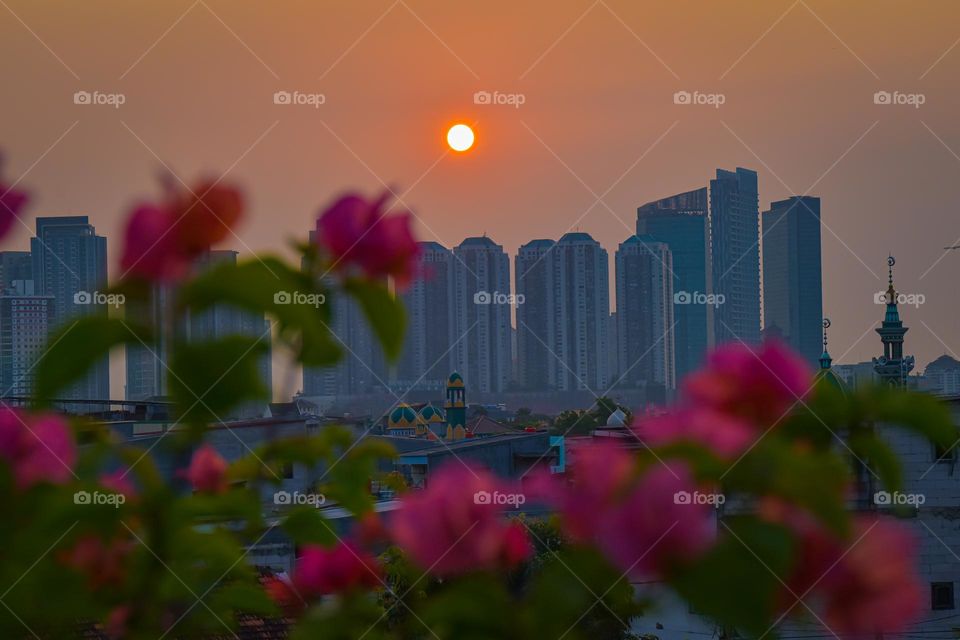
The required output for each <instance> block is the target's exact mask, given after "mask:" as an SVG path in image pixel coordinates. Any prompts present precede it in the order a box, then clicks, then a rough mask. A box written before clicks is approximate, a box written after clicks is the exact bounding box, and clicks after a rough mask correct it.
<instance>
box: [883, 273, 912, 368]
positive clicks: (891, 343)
mask: <svg viewBox="0 0 960 640" xmlns="http://www.w3.org/2000/svg"><path fill="white" fill-rule="evenodd" d="M896 263H897V261H896V260H895V259H894V257H893V256H890V257H889V258H887V269H888V271H889V276H888V282H889V284H888V286H887V293H886V294H885V295H884V298H885V299H886V307H887V311H886V313H885V315H884V317H883V324H881V325H880V328H879V329H877V330H876V331H877V333H878V334H879V335H880V340H881V341H882V342H883V355H882V356H880V357H879V358H874V359H873V368H874V370H875V371H876V372H877V375H878V376H879V377H880V380H881V382H883V383H884V384H889V385H892V386H897V387H905V386H906V383H907V376H908V375H909V374H910V372H911V371H913V367H914V364H915V363H914V359H913V356H904V355H903V336H904V334H905V333H906V332H907V328H906V327H904V326H903V322H901V320H900V311H899V310H898V308H897V291H896V289H894V288H893V265H895V264H896Z"/></svg>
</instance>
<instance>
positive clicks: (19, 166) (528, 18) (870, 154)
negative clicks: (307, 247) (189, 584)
mask: <svg viewBox="0 0 960 640" xmlns="http://www.w3.org/2000/svg"><path fill="white" fill-rule="evenodd" d="M0 5H2V6H0V71H2V77H3V78H4V80H5V89H6V90H5V92H4V93H5V95H4V99H3V103H2V106H0V110H2V116H3V117H2V122H3V126H2V129H0V132H2V133H0V147H2V148H3V149H4V150H5V152H6V156H7V166H6V177H7V178H8V179H10V180H12V179H16V178H18V177H20V176H21V175H22V174H24V172H27V173H26V176H25V177H24V178H23V181H22V184H23V185H26V186H27V187H28V188H30V189H31V190H33V191H34V193H35V195H36V200H35V201H34V204H33V206H32V207H31V209H30V212H29V213H30V216H31V217H30V218H29V219H27V220H26V222H27V224H28V225H29V226H30V228H31V229H32V227H33V219H32V217H33V216H35V215H61V214H87V215H89V216H90V217H91V219H92V221H93V222H94V224H95V225H96V226H97V230H98V231H99V232H100V233H101V234H105V235H107V236H108V238H109V249H110V254H111V255H110V259H111V272H112V273H116V272H117V271H116V262H117V259H118V257H119V243H120V235H119V232H120V229H121V222H122V220H123V217H124V213H125V211H126V209H127V207H128V206H129V205H130V204H131V203H132V202H133V201H135V200H136V199H137V198H140V197H152V196H155V195H156V193H157V186H156V182H155V177H156V175H157V173H158V170H159V168H160V167H161V166H162V165H161V160H162V161H163V162H164V163H167V164H169V166H171V167H172V168H173V169H175V170H176V171H177V172H178V173H179V174H180V175H181V176H182V177H184V178H185V179H190V178H191V177H195V176H197V175H199V174H201V173H211V174H213V175H220V174H221V173H222V172H224V171H227V170H229V175H228V179H229V180H232V181H236V182H239V183H241V184H242V185H244V186H245V187H246V189H247V191H248V193H249V196H250V200H251V205H252V211H251V212H250V215H249V216H248V218H247V220H246V221H245V223H244V224H243V225H242V226H241V227H240V228H239V229H238V232H237V233H238V236H239V238H234V239H231V241H230V242H228V243H225V245H224V247H225V248H235V249H238V250H241V251H242V252H249V251H256V252H261V251H282V250H283V248H284V246H285V244H286V241H287V240H288V239H290V238H293V237H304V236H305V234H306V231H307V229H308V228H309V227H310V226H311V225H312V220H313V217H314V214H315V212H316V210H317V209H318V207H319V206H320V205H321V204H322V203H323V202H325V201H327V200H328V199H329V198H330V197H331V196H332V195H333V194H335V193H336V192H338V191H340V190H343V189H346V188H358V189H361V190H364V191H367V192H372V191H375V190H377V189H379V188H381V183H380V181H381V180H382V181H383V182H386V183H389V184H391V185H396V186H397V187H399V188H400V189H401V190H405V189H410V192H409V193H408V194H406V195H405V196H404V201H405V202H406V203H407V204H408V205H409V206H410V207H411V208H413V210H414V212H415V213H416V214H417V216H418V219H419V223H418V233H419V235H420V236H421V237H422V238H423V239H431V240H437V241H439V242H441V243H443V244H444V245H446V246H448V247H449V246H452V245H455V244H457V243H459V242H460V240H462V238H463V237H465V236H467V235H476V234H481V233H483V232H486V233H487V234H488V235H489V236H491V237H492V238H493V239H494V240H496V241H497V242H499V243H501V244H503V245H504V246H505V248H506V249H507V251H508V252H509V253H510V254H511V257H512V255H513V253H514V252H515V251H516V248H517V247H518V246H519V245H520V244H522V243H523V242H525V241H527V240H529V239H531V238H535V237H548V238H558V237H559V236H561V235H562V234H563V233H564V232H566V231H568V230H570V229H579V230H582V231H586V232H588V233H590V234H592V235H593V236H594V237H595V238H596V239H598V240H599V241H600V242H601V243H603V244H604V246H605V247H606V248H607V250H608V251H609V252H610V253H611V257H612V254H613V251H614V250H615V248H616V244H617V243H618V242H620V241H622V240H624V239H625V238H626V237H627V236H628V235H629V234H630V233H632V232H633V229H634V220H635V217H636V207H637V205H639V204H642V203H644V202H647V201H649V200H652V199H655V198H659V197H662V196H666V195H670V194H673V193H676V192H678V191H681V190H687V189H691V188H695V187H699V186H703V185H705V184H706V182H707V181H708V180H709V178H710V177H711V176H712V175H713V173H714V170H715V169H716V168H717V167H724V168H731V169H732V168H734V167H736V166H745V167H749V168H752V169H755V170H757V171H758V173H759V178H760V206H761V209H765V208H766V207H767V206H768V205H769V203H770V202H771V201H772V200H778V199H781V198H784V197H786V196H788V195H790V194H793V193H807V192H809V193H810V194H811V195H816V196H819V197H821V198H822V210H823V221H824V224H825V228H824V232H823V274H824V312H825V314H827V315H828V316H830V317H831V318H832V320H833V328H832V330H831V351H832V353H833V355H834V357H835V358H836V359H838V360H840V361H842V362H856V361H860V360H864V359H868V358H869V357H871V356H873V355H876V354H877V353H878V352H879V339H878V338H877V336H876V335H875V334H874V333H873V332H872V331H871V329H872V327H874V326H875V325H876V323H877V322H878V321H879V320H880V319H881V316H882V309H881V308H880V307H878V306H875V305H874V303H873V294H874V292H876V291H878V290H879V289H880V288H882V286H883V282H884V280H885V277H886V271H885V258H886V256H887V254H888V252H894V253H895V254H896V256H897V261H898V264H897V285H898V289H900V290H902V291H904V292H907V293H921V294H923V295H924V296H925V303H924V304H923V305H922V306H920V307H919V308H912V307H909V308H906V309H903V310H902V315H903V317H904V320H905V323H906V324H907V325H908V326H910V328H911V330H910V333H909V334H908V335H907V350H908V352H910V353H914V354H916V355H917V358H918V361H919V362H920V363H921V367H922V366H923V365H925V364H926V363H927V362H928V361H929V360H931V359H933V358H934V357H936V356H938V355H940V354H942V353H944V352H960V313H958V311H960V304H958V302H957V295H958V288H957V285H956V283H957V276H958V274H960V251H958V252H954V253H953V254H950V255H946V256H944V252H943V247H944V246H945V245H949V244H953V243H954V242H957V241H960V240H958V236H960V217H958V215H957V204H958V202H957V201H958V196H957V189H956V185H957V184H958V182H960V156H958V154H960V122H958V119H957V117H956V114H957V112H958V107H960V86H958V85H960V73H958V72H960V46H957V43H958V39H960V20H958V17H960V4H958V3H957V2H955V1H954V0H917V1H913V2H904V1H903V0H862V1H855V0H845V1H844V2H842V3H839V2H831V1H824V0H796V1H793V0H750V1H747V0H741V1H737V2H727V1H719V0H710V1H706V0H695V1H693V0H691V1H686V0H665V1H663V2H633V1H618V0H597V1H596V2H591V1H590V0H582V1H581V0H575V1H574V0H565V1H564V2H557V1H556V0H554V1H552V2H546V1H543V2H540V1H524V2H517V0H510V1H502V2H501V1H491V0H484V1H482V2H480V1H472V2H466V1H459V0H397V1H396V2H393V1H392V0H350V1H347V0H343V1H336V2H318V1H316V0H311V1H307V0H303V1H295V2H286V1H282V0H271V1H270V2H267V1H257V2H254V1H241V0H196V1H194V0H162V1H160V0H138V1H136V2H133V1H131V0H116V1H87V2H82V3H80V2H75V1H72V0H63V1H60V0H44V1H43V2H37V1H36V0H33V1H31V0H3V2H2V3H0ZM278 90H286V91H291V92H292V91H300V92H303V93H307V94H323V95H324V97H325V103H324V104H323V105H321V106H320V107H319V108H313V107H312V106H309V105H301V106H296V105H276V104H274V102H273V94H274V92H276V91H278ZM480 90H486V91H491V92H493V91H499V92H502V93H508V94H513V93H519V94H522V95H523V98H524V104H522V105H521V106H519V108H516V107H513V106H508V105H475V104H474V102H473V94H474V92H476V91H480ZM76 91H89V92H93V91H99V92H102V93H122V94H123V95H124V97H125V103H124V104H123V105H122V106H121V107H120V108H113V107H111V106H108V105H102V106H97V105H76V104H74V101H73V95H74V93H75V92H76ZM677 91H689V92H691V93H692V92H694V91H699V92H701V93H704V94H709V93H719V94H722V95H723V98H724V100H725V101H724V104H722V105H721V106H720V107H719V108H714V107H713V106H709V105H683V104H680V105H678V104H674V99H673V95H674V93H675V92H677ZM877 91H888V92H891V93H893V92H894V91H898V92H900V93H901V94H922V99H923V104H922V105H920V106H919V108H917V107H915V106H913V105H910V104H903V105H897V104H893V105H885V104H880V105H877V104H874V94H875V92H877ZM905 99H906V98H905ZM456 119H463V120H466V121H469V122H476V129H477V135H478V141H477V145H476V147H475V148H474V149H473V150H472V151H471V152H469V153H467V154H464V155H456V156H455V155H452V154H448V153H446V152H445V146H444V144H443V136H444V133H445V130H446V127H447V126H448V125H449V124H450V123H451V121H453V120H456ZM598 199H599V200H598ZM29 236H30V232H29V231H28V230H27V229H26V228H23V227H21V228H20V229H18V230H17V231H16V232H15V234H14V235H13V236H12V238H11V239H9V240H8V241H7V242H5V243H4V245H3V248H5V249H13V248H25V247H26V246H27V242H28V238H29ZM941 341H942V343H941ZM943 343H945V344H943ZM955 355H956V354H955ZM117 374H118V371H116V370H115V373H114V380H113V387H114V389H115V395H119V394H121V393H122V384H123V381H122V379H121V378H120V376H119V375H117ZM277 377H279V376H277ZM278 384H279V381H278Z"/></svg>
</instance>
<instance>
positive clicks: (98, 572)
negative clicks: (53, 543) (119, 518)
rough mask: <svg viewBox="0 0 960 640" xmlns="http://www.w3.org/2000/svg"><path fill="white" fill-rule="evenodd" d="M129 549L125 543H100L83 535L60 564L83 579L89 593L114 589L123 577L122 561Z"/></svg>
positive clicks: (90, 536) (94, 537)
mask: <svg viewBox="0 0 960 640" xmlns="http://www.w3.org/2000/svg"><path fill="white" fill-rule="evenodd" d="M132 549H133V545H132V544H131V543H130V541H129V540H122V539H118V540H111V541H110V542H104V541H103V540H102V539H101V538H100V537H99V536H96V535H84V536H83V537H81V538H80V539H78V540H77V542H76V544H74V545H73V547H72V548H70V549H69V550H67V551H64V552H61V553H60V556H59V557H60V560H61V561H62V562H63V563H64V564H65V565H67V566H69V567H71V568H73V569H76V570H77V571H79V572H80V573H82V574H84V575H85V576H86V577H87V580H88V582H89V585H90V588H91V589H100V588H102V587H105V586H114V587H115V586H117V585H120V584H122V583H123V580H124V578H125V577H126V575H127V570H126V560H127V556H128V555H129V554H130V551H131V550H132Z"/></svg>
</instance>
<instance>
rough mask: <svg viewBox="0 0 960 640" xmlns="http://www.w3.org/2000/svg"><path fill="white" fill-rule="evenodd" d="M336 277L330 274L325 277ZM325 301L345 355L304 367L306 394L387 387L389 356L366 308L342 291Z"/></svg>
mask: <svg viewBox="0 0 960 640" xmlns="http://www.w3.org/2000/svg"><path fill="white" fill-rule="evenodd" d="M315 233H316V232H315V231H310V243H311V244H312V243H314V242H315V238H314V236H315ZM332 278H333V276H332V275H328V276H326V277H325V278H324V279H325V280H327V279H332ZM330 284H332V282H331V283H330ZM324 304H326V305H329V307H330V322H329V325H328V328H329V329H330V331H331V332H332V333H333V336H334V337H333V338H332V340H333V343H334V344H335V345H336V346H338V347H339V348H340V350H341V351H342V357H341V359H340V361H339V362H337V364H335V365H334V366H332V367H323V368H313V367H304V369H303V394H304V395H305V396H349V395H362V394H367V393H374V392H376V391H378V390H383V388H384V385H385V384H387V383H388V380H387V377H388V374H387V367H386V359H385V357H384V354H383V348H382V347H381V346H380V343H379V342H377V339H376V337H375V336H374V335H373V332H372V331H371V330H370V324H369V322H368V321H367V319H366V317H365V316H364V314H363V310H362V309H361V308H360V306H359V305H358V304H357V303H356V302H354V300H353V299H352V298H350V297H349V296H347V295H345V294H342V293H341V294H340V295H337V296H336V297H335V298H332V299H329V298H328V299H327V300H326V302H325V303H324Z"/></svg>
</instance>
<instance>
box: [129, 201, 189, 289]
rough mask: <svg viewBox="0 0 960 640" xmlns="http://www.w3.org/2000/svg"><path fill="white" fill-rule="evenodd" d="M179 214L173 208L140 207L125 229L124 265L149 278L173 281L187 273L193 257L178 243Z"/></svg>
mask: <svg viewBox="0 0 960 640" xmlns="http://www.w3.org/2000/svg"><path fill="white" fill-rule="evenodd" d="M174 222H175V218H174V216H173V213H172V212H171V211H170V210H169V209H165V208H161V207H157V206H154V205H150V204H144V205H140V206H138V207H136V208H135V209H134V210H133V213H132V214H131V215H130V219H129V220H128V221H127V228H126V231H125V232H124V243H123V257H122V258H121V259H120V268H121V269H123V271H124V273H130V274H133V275H134V276H137V277H140V278H143V279H145V280H157V281H161V282H171V281H174V280H178V279H180V278H182V277H183V276H184V275H186V273H187V271H188V270H189V268H190V257H189V256H188V255H186V253H185V252H183V251H181V250H180V248H179V247H177V244H176V243H177V236H176V235H175V234H174V233H173V231H172V229H173V225H174Z"/></svg>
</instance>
